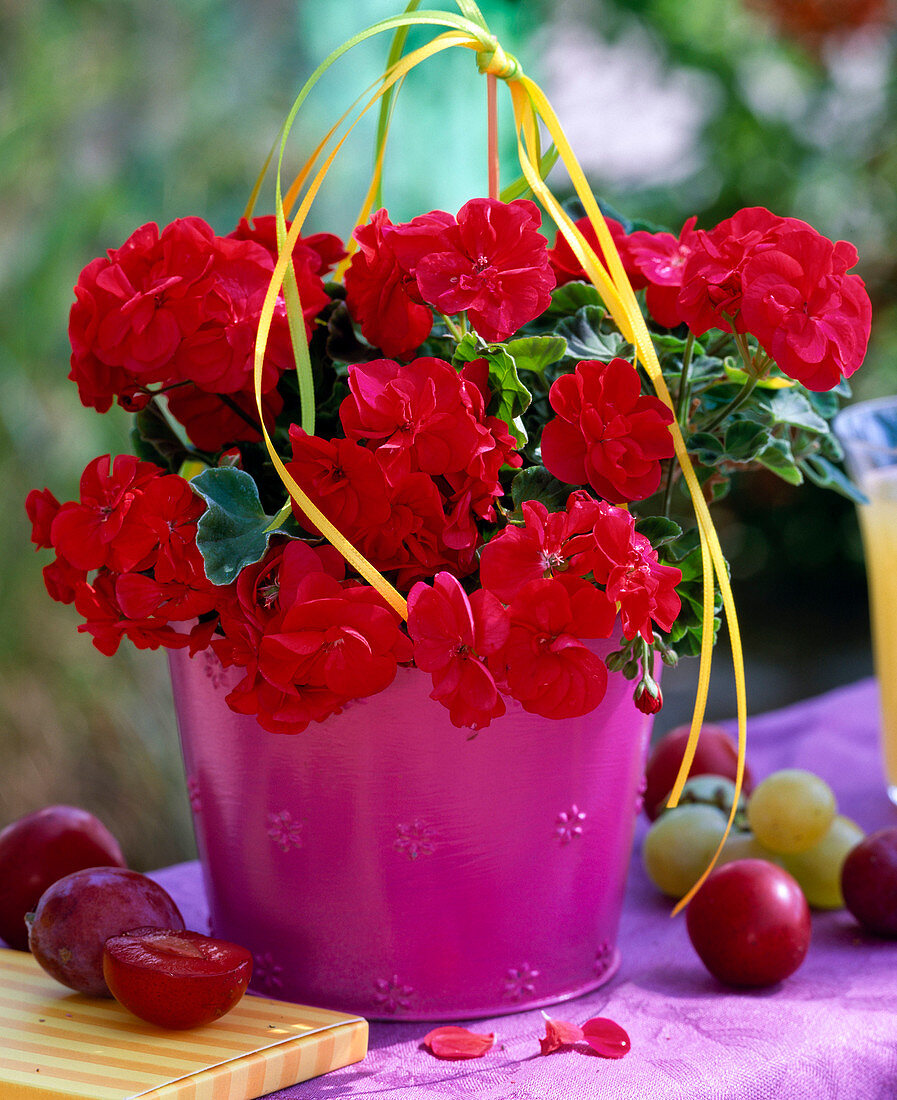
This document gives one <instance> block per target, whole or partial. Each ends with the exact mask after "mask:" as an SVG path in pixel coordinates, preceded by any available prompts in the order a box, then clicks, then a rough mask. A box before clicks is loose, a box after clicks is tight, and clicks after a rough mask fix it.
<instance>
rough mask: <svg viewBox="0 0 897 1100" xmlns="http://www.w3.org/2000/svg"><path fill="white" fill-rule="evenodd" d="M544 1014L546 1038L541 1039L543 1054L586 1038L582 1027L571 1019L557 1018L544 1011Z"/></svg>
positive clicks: (540, 1044)
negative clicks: (571, 1021)
mask: <svg viewBox="0 0 897 1100" xmlns="http://www.w3.org/2000/svg"><path fill="white" fill-rule="evenodd" d="M542 1015H543V1016H544V1017H545V1038H544V1039H540V1040H539V1046H540V1047H541V1048H542V1054H551V1053H552V1052H553V1051H555V1050H560V1049H561V1047H568V1046H572V1045H573V1044H574V1043H580V1042H582V1040H583V1039H584V1038H585V1034H584V1033H583V1030H582V1028H581V1027H578V1026H577V1025H576V1024H571V1023H570V1022H569V1020H555V1019H553V1018H552V1017H551V1016H546V1015H545V1013H544V1012H543V1013H542Z"/></svg>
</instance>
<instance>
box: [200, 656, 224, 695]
mask: <svg viewBox="0 0 897 1100" xmlns="http://www.w3.org/2000/svg"><path fill="white" fill-rule="evenodd" d="M202 656H203V660H204V661H205V674H206V676H208V678H209V679H210V680H211V681H212V685H213V686H214V687H221V685H222V684H223V683H224V680H225V678H226V675H227V673H226V672H225V671H224V666H223V665H222V664H221V662H220V661H219V660H218V656H217V654H216V653H215V652H214V651H213V650H211V649H204V650H203V652H202Z"/></svg>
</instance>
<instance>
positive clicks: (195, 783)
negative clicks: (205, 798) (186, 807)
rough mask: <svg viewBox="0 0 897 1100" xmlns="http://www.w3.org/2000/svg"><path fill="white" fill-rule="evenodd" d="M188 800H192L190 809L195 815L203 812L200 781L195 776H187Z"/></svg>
mask: <svg viewBox="0 0 897 1100" xmlns="http://www.w3.org/2000/svg"><path fill="white" fill-rule="evenodd" d="M187 798H188V799H189V800H190V809H191V810H192V811H193V812H194V813H195V814H198V813H201V812H202V796H201V794H200V793H199V780H198V779H197V778H196V776H195V775H188V776H187Z"/></svg>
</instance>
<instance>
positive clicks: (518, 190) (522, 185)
mask: <svg viewBox="0 0 897 1100" xmlns="http://www.w3.org/2000/svg"><path fill="white" fill-rule="evenodd" d="M558 155H559V153H558V149H557V148H556V146H554V145H552V146H550V147H549V148H548V149H547V150H546V151H545V152H544V153H543V154H542V159H541V160H540V161H539V175H540V176H541V177H542V179H543V180H544V179H545V177H546V176H547V175H548V173H549V172H550V171H551V169H552V168H554V166H555V163H556V162H557V159H558ZM531 196H532V191H531V189H530V185H529V183H528V182H527V179H526V176H518V177H517V179H516V180H514V182H513V183H509V184H508V186H507V187H503V188H502V191H501V195H500V198H501V201H502V202H513V200H514V199H524V198H530V197H531Z"/></svg>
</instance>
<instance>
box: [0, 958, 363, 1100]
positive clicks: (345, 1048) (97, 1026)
mask: <svg viewBox="0 0 897 1100" xmlns="http://www.w3.org/2000/svg"><path fill="white" fill-rule="evenodd" d="M367 1040H368V1026H367V1022H366V1021H365V1020H362V1019H361V1018H360V1017H358V1016H345V1015H343V1014H342V1013H340V1012H328V1011H326V1010H325V1009H320V1008H306V1007H304V1006H302V1005H293V1004H286V1003H285V1002H283V1001H271V1000H267V999H266V998H262V997H253V996H247V997H244V998H243V1000H242V1001H240V1003H239V1004H238V1005H237V1007H236V1008H235V1009H233V1010H232V1011H231V1012H229V1013H228V1014H227V1015H226V1016H223V1017H222V1018H221V1019H220V1020H216V1021H215V1022H214V1023H213V1024H208V1025H207V1026H206V1027H200V1028H194V1029H193V1030H190V1031H165V1030H163V1029H162V1028H158V1027H154V1026H153V1025H152V1024H145V1023H143V1021H141V1020H138V1019H137V1018H136V1017H135V1016H132V1015H131V1013H130V1012H128V1011H127V1010H126V1009H124V1008H122V1007H121V1005H119V1004H118V1003H117V1002H116V1001H112V1000H101V999H96V998H93V997H84V996H82V995H81V994H79V993H73V992H72V991H71V990H69V989H66V988H65V986H62V985H59V984H58V983H57V982H55V981H54V980H53V979H52V978H51V977H50V976H49V975H48V974H45V973H44V971H43V970H41V968H40V967H39V966H38V964H37V963H36V962H35V961H34V959H33V958H32V957H31V955H29V954H27V952H24V951H10V950H6V949H0V1100H69V1098H72V1097H80V1098H82V1100H136V1098H137V1097H140V1098H141V1100H254V1098H255V1097H259V1096H264V1095H266V1093H269V1092H274V1091H275V1090H276V1089H282V1088H286V1087H287V1086H288V1085H294V1084H296V1083H297V1082H299V1081H307V1080H308V1079H309V1078H310V1077H317V1076H318V1075H319V1074H322V1073H326V1072H327V1071H328V1070H331V1069H336V1068H337V1067H339V1066H346V1065H349V1064H350V1063H351V1062H358V1061H360V1060H361V1059H362V1058H364V1056H365V1054H366V1053H367Z"/></svg>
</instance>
